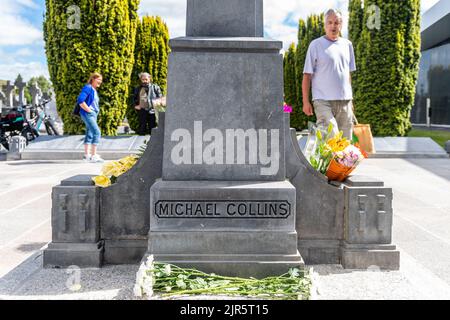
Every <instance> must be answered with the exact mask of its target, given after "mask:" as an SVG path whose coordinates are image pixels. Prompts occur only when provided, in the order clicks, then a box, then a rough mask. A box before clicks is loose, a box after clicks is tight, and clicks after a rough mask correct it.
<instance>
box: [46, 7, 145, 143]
mask: <svg viewBox="0 0 450 320" xmlns="http://www.w3.org/2000/svg"><path fill="white" fill-rule="evenodd" d="M72 5H76V6H78V8H79V9H80V10H79V12H80V14H81V16H80V28H68V22H69V23H70V22H71V21H73V20H72V19H73V17H74V12H73V11H70V10H69V11H68V9H69V7H70V6H72ZM138 5H139V0H103V1H92V0H78V1H70V0H69V1H67V0H46V13H45V17H44V40H45V50H46V54H47V61H48V68H49V73H50V78H51V81H52V83H53V87H54V89H55V94H56V104H57V108H58V112H59V114H60V116H61V118H62V120H63V122H64V132H65V133H67V134H80V133H82V132H83V131H84V124H83V123H82V122H81V120H79V119H77V118H75V117H74V116H72V110H73V108H74V106H75V103H76V99H77V96H78V94H79V93H80V90H81V88H82V87H83V85H84V84H85V83H86V81H87V80H88V78H89V75H90V73H91V72H94V71H96V72H100V73H101V74H102V75H103V84H102V86H101V88H100V89H99V96H100V107H101V112H100V115H99V125H100V128H101V130H102V134H104V135H115V134H116V130H117V127H118V126H119V125H120V124H121V122H122V120H123V118H124V116H125V111H126V106H127V97H128V88H129V82H130V75H131V70H132V67H133V63H134V45H135V34H136V28H137V22H138V19H139V18H138V15H137V9H138Z"/></svg>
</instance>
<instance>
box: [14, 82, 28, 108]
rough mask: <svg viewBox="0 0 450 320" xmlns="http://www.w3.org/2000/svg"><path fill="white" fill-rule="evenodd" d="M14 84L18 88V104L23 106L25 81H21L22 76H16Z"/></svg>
mask: <svg viewBox="0 0 450 320" xmlns="http://www.w3.org/2000/svg"><path fill="white" fill-rule="evenodd" d="M14 85H15V86H16V87H17V89H18V90H19V100H18V103H19V106H23V105H24V104H25V88H26V87H27V83H26V82H23V81H22V77H18V78H17V79H16V82H15V83H14Z"/></svg>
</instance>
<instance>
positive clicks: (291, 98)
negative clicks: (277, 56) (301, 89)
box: [283, 43, 298, 108]
mask: <svg viewBox="0 0 450 320" xmlns="http://www.w3.org/2000/svg"><path fill="white" fill-rule="evenodd" d="M283 69H284V101H285V102H286V104H288V105H290V106H292V107H293V108H295V106H296V104H297V87H298V85H297V76H296V72H295V71H296V70H295V44H294V43H292V44H291V45H290V46H289V50H288V51H287V52H286V54H285V55H284V60H283Z"/></svg>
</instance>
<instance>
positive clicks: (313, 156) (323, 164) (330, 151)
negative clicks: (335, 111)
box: [305, 123, 367, 181]
mask: <svg viewBox="0 0 450 320" xmlns="http://www.w3.org/2000/svg"><path fill="white" fill-rule="evenodd" d="M332 132H333V125H332V124H331V123H330V125H329V126H328V128H327V129H326V130H324V128H322V127H317V126H315V125H310V134H309V136H308V141H307V143H306V147H305V156H306V158H307V159H308V160H309V162H310V163H311V166H312V167H313V168H314V169H316V170H317V171H319V172H320V173H322V174H324V175H326V176H327V177H328V179H329V180H337V181H344V180H345V178H347V177H348V175H349V174H350V173H351V172H352V171H353V170H354V169H355V168H356V166H357V165H358V164H359V163H360V162H361V161H362V160H363V159H364V158H367V154H366V153H365V152H364V151H362V150H361V148H360V147H359V146H358V144H352V142H351V141H350V140H348V139H347V138H345V137H343V132H342V131H340V132H339V133H338V134H336V135H335V136H334V137H333V136H332Z"/></svg>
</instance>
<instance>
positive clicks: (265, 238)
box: [149, 230, 297, 255]
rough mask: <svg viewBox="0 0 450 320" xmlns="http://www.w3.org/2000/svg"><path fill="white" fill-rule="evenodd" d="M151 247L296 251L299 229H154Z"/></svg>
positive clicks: (172, 250) (164, 249)
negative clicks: (195, 230) (280, 230)
mask: <svg viewBox="0 0 450 320" xmlns="http://www.w3.org/2000/svg"><path fill="white" fill-rule="evenodd" d="M149 247H150V250H151V251H152V252H154V253H166V254H171V255H172V254H185V253H189V254H196V255H197V254H203V253H205V252H214V253H216V254H220V255H228V254H244V253H245V254H247V253H249V252H252V253H255V254H280V253H282V254H295V253H296V252H297V232H295V231H294V232H277V231H250V230H248V231H241V232H226V231H220V232H217V231H198V232H181V231H178V232H176V231H175V232H151V234H150V241H149Z"/></svg>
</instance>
